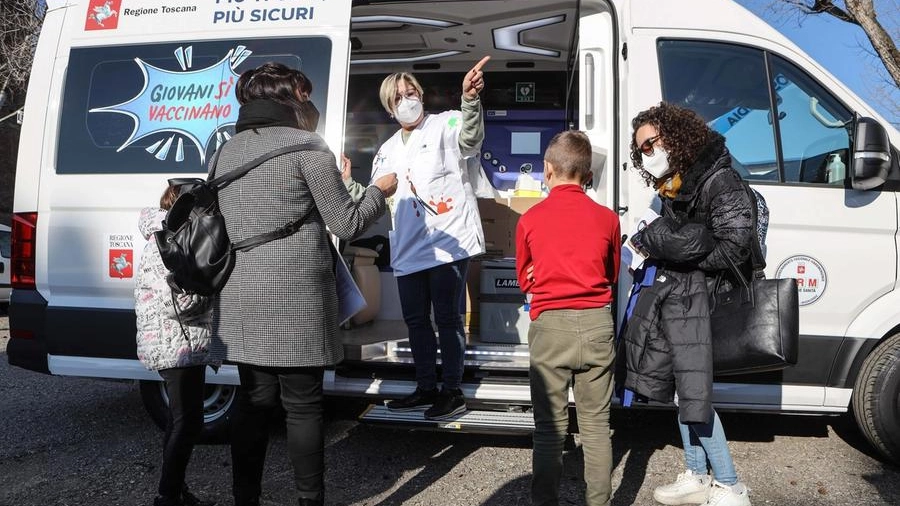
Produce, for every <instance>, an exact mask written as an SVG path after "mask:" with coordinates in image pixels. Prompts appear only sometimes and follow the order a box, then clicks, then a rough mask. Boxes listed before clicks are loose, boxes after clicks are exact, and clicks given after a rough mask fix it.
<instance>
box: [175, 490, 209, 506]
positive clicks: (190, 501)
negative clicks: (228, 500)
mask: <svg viewBox="0 0 900 506" xmlns="http://www.w3.org/2000/svg"><path fill="white" fill-rule="evenodd" d="M179 504H182V505H184V506H215V504H216V501H202V500H200V499H199V498H197V496H195V495H194V494H192V493H191V492H190V491H189V490H188V488H187V485H185V486H184V488H182V489H181V502H180V503H179Z"/></svg>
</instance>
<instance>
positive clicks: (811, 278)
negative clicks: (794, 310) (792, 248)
mask: <svg viewBox="0 0 900 506" xmlns="http://www.w3.org/2000/svg"><path fill="white" fill-rule="evenodd" d="M775 277H776V278H794V279H796V280H797V290H798V291H799V292H800V305H801V306H808V305H810V304H812V303H814V302H816V301H817V300H819V299H820V298H821V297H822V294H823V293H825V286H826V285H827V284H828V276H827V275H826V273H825V268H824V267H822V264H821V263H819V261H818V260H816V259H815V258H812V257H810V256H806V255H794V256H792V257H789V258H787V259H786V260H785V261H784V262H781V265H779V266H778V269H776V270H775Z"/></svg>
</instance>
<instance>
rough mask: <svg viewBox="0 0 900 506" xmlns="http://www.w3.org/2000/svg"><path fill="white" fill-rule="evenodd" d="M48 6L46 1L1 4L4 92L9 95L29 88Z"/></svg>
mask: <svg viewBox="0 0 900 506" xmlns="http://www.w3.org/2000/svg"><path fill="white" fill-rule="evenodd" d="M46 8H47V7H46V5H45V3H44V2H43V1H42V0H15V1H4V2H2V3H0V83H2V87H0V93H3V94H5V96H7V97H8V96H9V94H10V93H13V94H15V93H19V92H24V91H25V88H26V86H27V84H28V76H29V75H30V73H31V62H32V59H33V58H34V49H35V46H36V45H37V39H38V34H39V32H40V30H41V23H42V22H43V19H44V12H45V11H46ZM2 105H3V104H2V103H0V106H2Z"/></svg>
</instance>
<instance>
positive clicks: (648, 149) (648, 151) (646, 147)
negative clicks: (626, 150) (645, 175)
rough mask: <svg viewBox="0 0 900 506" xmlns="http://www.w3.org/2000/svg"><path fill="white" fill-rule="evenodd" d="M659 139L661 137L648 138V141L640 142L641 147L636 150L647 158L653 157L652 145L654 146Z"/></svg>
mask: <svg viewBox="0 0 900 506" xmlns="http://www.w3.org/2000/svg"><path fill="white" fill-rule="evenodd" d="M660 137H662V136H661V135H657V136H656V137H650V138H649V139H647V140H645V141H644V142H642V143H641V145H640V146H638V149H640V150H641V153H644V154H645V155H647V156H653V145H654V144H656V141H658V140H659V138H660Z"/></svg>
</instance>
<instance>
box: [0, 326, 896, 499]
mask: <svg viewBox="0 0 900 506" xmlns="http://www.w3.org/2000/svg"><path fill="white" fill-rule="evenodd" d="M7 327H8V325H7V319H6V317H5V315H3V317H2V318H0V506H32V505H34V506H74V505H78V506H81V505H84V506H88V505H91V506H112V505H127V506H136V505H150V504H152V498H153V496H154V493H155V490H156V484H157V480H158V479H159V474H158V473H159V466H160V448H161V432H160V431H159V429H157V427H156V426H155V425H154V424H153V423H152V421H151V420H150V418H149V416H148V415H147V414H146V412H145V410H144V408H143V405H142V404H141V399H140V394H139V392H138V388H137V386H136V385H135V384H134V383H133V382H113V381H103V380H93V379H83V378H67V377H53V376H47V375H42V374H37V373H33V372H30V371H25V370H22V369H19V368H15V367H10V366H9V365H8V363H7V359H6V342H7V338H8V336H7V335H6V332H7V331H6V330H5V329H6V328H7ZM348 411H351V410H336V411H335V413H337V414H333V415H331V416H330V417H329V421H328V424H327V433H326V469H327V470H326V504H328V505H341V506H351V505H352V506H387V505H435V506H438V505H440V506H448V505H459V506H468V505H473V506H482V505H483V506H512V505H528V504H530V500H529V487H530V477H531V475H530V469H531V451H530V446H531V445H530V439H529V438H527V437H509V436H484V435H471V434H455V433H436V432H418V431H410V430H405V429H389V428H383V427H374V426H369V425H362V424H358V423H357V422H356V421H355V420H353V419H352V418H347V417H345V416H341V415H342V414H344V413H346V412H348ZM722 418H723V423H724V426H725V430H726V433H727V434H728V436H729V441H730V448H731V451H732V453H733V455H734V459H735V462H736V467H737V470H738V474H739V476H740V477H741V479H742V480H743V481H745V482H746V483H747V484H748V485H749V486H750V488H751V490H752V492H751V498H752V501H753V504H754V505H761V504H769V505H784V506H792V505H841V506H846V505H898V504H900V467H897V466H895V465H892V464H888V463H885V462H884V461H882V460H879V458H878V457H877V456H876V455H875V454H874V452H873V450H872V449H871V448H870V447H869V446H868V443H867V442H866V441H865V440H864V439H863V437H862V436H861V435H860V433H859V432H858V431H857V429H856V426H855V424H854V422H853V419H852V416H840V417H811V416H809V417H803V416H784V415H755V414H753V415H750V414H729V413H725V414H723V415H722ZM612 423H613V429H614V435H613V450H614V451H613V453H614V464H615V470H614V475H613V487H614V495H613V500H612V504H613V505H614V506H622V505H629V504H638V505H653V504H655V503H654V501H653V499H652V490H653V488H654V487H656V486H659V485H662V484H664V483H666V482H668V481H670V480H671V479H672V478H674V476H675V475H676V474H677V473H678V472H680V471H681V470H682V465H683V464H682V454H681V450H680V440H679V437H678V431H677V428H676V426H675V414H674V412H672V411H650V410H643V409H641V410H636V409H617V410H614V412H613V421H612ZM567 448H568V449H567V451H566V454H565V456H564V464H565V474H564V477H563V483H562V487H561V490H560V504H562V505H577V504H583V500H582V493H583V490H584V483H583V481H582V480H581V473H582V466H583V460H582V455H581V451H580V449H579V447H578V445H577V438H573V439H572V441H571V442H570V444H568V445H567ZM291 477H292V472H291V466H290V463H289V461H288V458H287V453H286V448H285V440H284V430H283V428H280V427H278V426H275V427H274V428H273V434H272V439H271V442H270V449H269V454H268V460H267V467H266V471H265V479H264V480H265V481H264V483H263V489H264V496H263V503H262V504H263V505H264V506H275V505H285V506H287V505H293V504H296V499H295V498H294V497H295V496H294V494H293V487H292V479H291ZM188 482H189V484H190V485H191V487H192V489H193V490H194V491H195V492H196V493H197V495H199V496H203V497H206V498H213V499H216V500H217V501H218V504H220V505H225V506H230V505H231V504H232V502H231V498H230V493H229V492H230V483H231V467H230V456H229V453H228V448H227V447H226V446H199V447H197V448H196V449H195V451H194V456H193V459H192V461H191V465H190V467H189V469H188Z"/></svg>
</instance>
